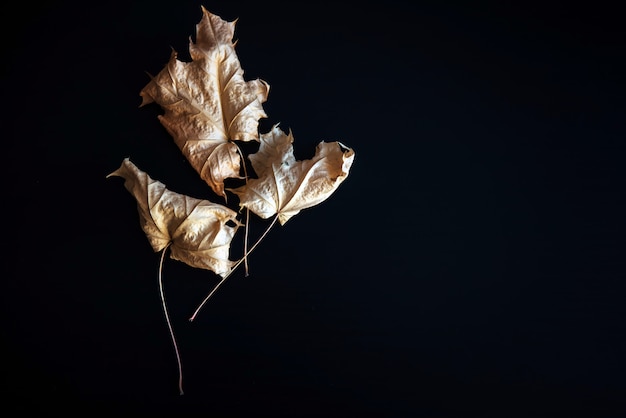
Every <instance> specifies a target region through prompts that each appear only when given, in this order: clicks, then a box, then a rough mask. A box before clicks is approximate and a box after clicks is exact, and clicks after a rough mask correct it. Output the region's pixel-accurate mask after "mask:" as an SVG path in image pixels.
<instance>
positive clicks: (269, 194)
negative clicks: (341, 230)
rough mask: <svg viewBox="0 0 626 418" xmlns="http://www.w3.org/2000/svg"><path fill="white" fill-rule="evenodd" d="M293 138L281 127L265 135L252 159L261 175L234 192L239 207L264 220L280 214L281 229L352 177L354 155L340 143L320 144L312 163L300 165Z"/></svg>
mask: <svg viewBox="0 0 626 418" xmlns="http://www.w3.org/2000/svg"><path fill="white" fill-rule="evenodd" d="M292 143H293V136H292V134H291V132H290V133H289V134H285V133H284V132H283V131H282V130H281V129H280V128H278V125H274V127H273V128H272V130H271V131H270V132H268V133H266V134H263V135H261V145H260V147H259V150H258V152H257V153H255V154H251V155H250V156H249V157H248V158H250V161H251V162H252V168H254V171H255V172H256V174H257V175H258V178H256V179H249V180H248V182H247V184H246V185H244V186H241V187H238V188H236V189H233V190H232V192H234V193H236V194H237V195H238V196H239V204H240V206H242V207H246V208H248V209H250V210H251V211H252V212H254V213H255V214H257V215H258V216H260V217H261V218H263V219H266V218H269V217H270V216H272V215H274V214H278V220H279V222H280V223H281V225H284V224H285V222H287V221H288V220H289V218H291V217H292V216H294V215H296V214H297V213H298V212H300V210H302V209H305V208H308V207H311V206H315V205H317V204H319V203H321V202H322V201H324V200H326V199H327V198H328V197H329V196H330V195H331V194H332V193H333V192H334V191H335V190H336V189H337V187H338V186H339V184H341V182H342V181H343V180H345V178H346V177H347V176H348V173H349V170H350V167H351V166H352V162H353V161H354V151H353V150H352V149H350V148H347V147H345V146H343V145H342V144H341V143H340V142H320V143H319V144H318V145H317V148H316V150H315V155H314V156H313V158H311V159H310V160H303V161H296V159H295V157H294V155H293V146H292Z"/></svg>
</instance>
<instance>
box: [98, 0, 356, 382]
mask: <svg viewBox="0 0 626 418" xmlns="http://www.w3.org/2000/svg"><path fill="white" fill-rule="evenodd" d="M202 13H203V16H202V19H201V21H200V22H199V23H198V24H197V25H196V40H195V42H194V41H193V40H190V44H189V52H190V55H191V58H192V60H191V61H190V62H182V61H180V60H178V58H177V56H176V53H175V52H174V53H172V55H171V57H170V60H169V62H168V63H167V65H166V66H165V68H163V69H162V70H161V72H159V73H158V74H157V75H156V76H155V77H153V78H152V79H151V81H150V82H149V83H148V84H147V85H146V86H145V87H144V88H143V89H142V90H141V92H140V95H141V97H142V99H143V100H142V104H141V105H142V106H144V105H147V104H150V103H157V104H158V105H160V106H161V108H162V109H163V111H164V113H163V114H162V115H160V116H159V120H160V121H161V123H162V124H163V126H164V127H165V128H166V129H167V131H168V132H169V133H170V134H171V136H172V137H173V138H174V141H175V143H176V144H177V145H178V147H179V148H180V150H181V151H182V153H183V155H185V157H186V158H187V160H188V161H189V163H190V164H191V165H192V166H193V167H194V169H195V170H196V171H197V172H198V174H199V175H200V177H201V178H202V179H203V180H204V181H205V182H206V183H207V184H208V185H209V187H210V188H211V189H212V190H213V191H214V192H215V193H216V194H217V195H218V196H220V197H221V198H223V199H224V202H225V203H226V202H227V197H228V193H233V194H235V195H236V196H237V197H238V200H239V211H234V210H232V209H231V208H229V207H227V206H225V205H222V204H218V203H213V202H210V201H208V200H201V199H196V198H193V197H189V196H185V195H182V194H179V193H176V192H173V191H171V190H168V189H167V188H166V186H165V185H164V184H163V183H161V182H159V181H157V180H154V179H152V178H150V177H149V176H148V175H147V174H146V173H144V172H143V171H141V170H140V169H139V168H137V167H136V166H135V165H134V164H133V163H132V162H131V161H130V160H129V159H128V158H127V159H125V160H124V161H123V162H122V165H121V166H120V168H119V169H117V170H116V171H114V172H113V173H111V174H109V176H120V177H123V178H124V180H125V181H124V185H125V187H126V189H127V190H128V191H129V192H130V193H131V194H132V195H133V196H134V197H135V199H136V200H137V206H138V210H139V215H140V221H141V227H142V229H143V231H144V232H145V233H146V236H147V237H148V240H149V242H150V244H151V246H152V248H153V249H154V251H155V252H158V251H162V252H163V255H164V254H165V251H166V250H167V249H168V248H169V249H170V255H171V257H172V258H174V259H177V260H180V261H182V262H184V263H186V264H188V265H190V266H192V267H198V268H203V269H208V270H211V271H213V272H215V273H216V274H217V275H219V276H221V278H222V279H221V281H220V282H219V283H218V285H217V286H216V287H215V288H214V290H213V292H214V291H215V290H217V288H218V287H219V286H220V285H221V284H222V283H223V282H224V280H226V278H227V277H228V276H229V275H230V273H231V272H232V271H233V269H234V268H236V267H237V266H238V265H239V264H240V263H241V261H242V260H243V259H244V258H245V257H246V256H247V254H249V252H250V251H251V250H252V249H253V248H254V246H253V247H252V248H251V249H247V250H246V254H245V255H244V258H242V259H240V260H238V261H232V260H230V259H229V250H230V245H231V241H232V239H233V237H234V236H235V233H236V231H237V229H238V228H239V227H241V226H243V225H244V224H243V222H242V221H241V220H240V218H239V217H240V212H241V211H242V210H243V209H245V210H246V211H251V212H252V213H254V214H255V215H257V216H259V217H260V218H263V219H268V218H271V217H274V220H273V222H272V223H271V224H270V227H271V225H273V224H274V222H275V221H276V220H278V222H279V223H280V224H281V225H282V224H285V222H287V221H288V220H289V219H290V218H291V217H292V216H294V215H296V214H297V213H299V212H300V211H301V210H302V209H305V208H309V207H311V206H314V205H317V204H319V203H320V202H322V201H324V200H326V199H327V198H328V197H329V196H330V195H331V194H332V193H333V192H334V191H335V190H336V189H337V187H338V186H339V184H341V182H343V181H344V180H345V179H346V177H347V175H348V173H349V170H350V167H351V165H352V162H353V160H354V151H353V150H352V149H350V148H347V147H345V146H344V145H343V144H341V143H340V142H320V143H319V144H318V146H317V148H316V152H315V155H314V156H313V158H311V159H309V160H302V161H297V160H296V159H295V157H294V154H293V145H292V144H293V141H294V139H293V136H292V134H291V132H289V133H285V132H283V131H282V130H281V129H280V128H279V127H278V125H274V126H273V127H272V129H271V130H270V131H269V132H266V133H259V130H258V126H259V120H260V119H261V118H265V117H267V115H266V114H265V111H264V109H263V103H264V102H265V101H266V100H267V96H268V93H269V85H268V84H267V83H266V82H265V81H262V80H259V79H257V80H251V81H246V80H245V79H244V76H243V70H242V69H241V66H240V63H239V60H238V58H237V54H236V53H235V43H234V42H233V35H234V30H235V22H227V21H225V20H222V19H221V18H220V17H219V16H216V15H214V14H212V13H210V12H208V11H207V10H206V9H205V8H204V7H203V8H202ZM239 141H257V142H260V144H259V148H258V151H257V152H256V153H253V154H250V155H248V156H247V158H248V159H249V161H250V163H251V166H252V169H253V170H254V176H251V175H248V173H247V172H246V169H245V167H246V165H245V161H244V160H243V158H245V157H244V154H243V153H242V151H241V149H240V148H239V146H238V145H237V142H239ZM229 178H236V179H242V180H245V183H244V185H242V186H240V187H237V188H234V189H227V188H225V185H224V181H225V180H226V179H229ZM257 244H258V241H257ZM255 245H256V244H255ZM161 290H162V289H161ZM213 292H211V294H213ZM211 294H209V296H207V298H206V299H205V300H204V301H203V303H202V304H201V305H200V307H201V306H202V305H203V304H204V302H206V300H208V298H209V297H210V296H211ZM162 300H163V306H164V308H165V300H164V298H163V297H162ZM200 307H198V309H197V310H196V312H195V313H194V315H193V316H192V319H193V317H195V314H196V313H197V312H198V310H199V309H200ZM165 314H166V317H167V310H165ZM168 325H169V318H168ZM170 331H171V326H170ZM172 338H173V334H172ZM174 344H175V341H174ZM177 355H178V352H177ZM179 366H180V359H179ZM181 393H182V385H181Z"/></svg>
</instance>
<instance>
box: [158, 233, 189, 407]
mask: <svg viewBox="0 0 626 418" xmlns="http://www.w3.org/2000/svg"><path fill="white" fill-rule="evenodd" d="M170 244H171V242H169V243H168V244H167V246H166V247H165V248H163V251H162V252H161V262H160V263H159V293H160V295H161V303H162V304H163V313H164V314H165V321H166V322H167V328H168V329H169V331H170V337H171V338H172V343H173V344H174V351H175V352H176V360H177V361H178V390H179V391H180V394H181V395H184V392H183V366H182V363H181V361H180V353H179V352H178V345H177V344H176V338H175V337H174V330H173V329H172V323H171V322H170V316H169V315H168V313H167V305H166V304H165V294H164V293H163V274H162V272H163V259H164V258H165V252H166V251H167V249H168V247H169V246H170Z"/></svg>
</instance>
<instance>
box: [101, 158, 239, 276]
mask: <svg viewBox="0 0 626 418" xmlns="http://www.w3.org/2000/svg"><path fill="white" fill-rule="evenodd" d="M110 176H119V177H123V178H124V180H125V181H124V186H125V187H126V189H127V190H128V191H129V192H130V193H131V194H132V195H133V196H134V197H135V199H136V200H137V209H138V211H139V217H140V222H141V228H142V229H143V231H144V232H145V233H146V236H147V238H148V241H149V242H150V245H151V246H152V249H153V250H154V251H155V252H158V251H162V250H163V249H165V248H166V247H167V246H168V244H169V245H170V251H171V252H170V256H171V257H172V258H173V259H176V260H179V261H182V262H184V263H186V264H188V265H190V266H192V267H198V268H203V269H208V270H211V271H213V272H215V273H216V274H218V275H220V276H222V277H224V276H226V275H227V274H228V273H229V272H230V270H231V267H232V266H233V265H234V264H235V263H234V262H233V261H230V260H229V259H228V255H229V249H230V243H231V241H232V239H233V236H234V235H235V232H236V230H237V228H238V227H239V226H241V224H240V223H239V221H238V220H237V219H236V216H237V213H236V212H235V211H233V210H231V209H229V208H227V207H226V206H222V205H219V204H217V203H212V202H210V201H208V200H201V199H196V198H193V197H189V196H185V195H182V194H179V193H175V192H172V191H170V190H168V189H167V188H166V187H165V185H164V184H163V183H161V182H159V181H157V180H153V179H152V178H150V176H148V175H147V174H146V173H144V172H143V171H141V170H140V169H139V168H137V166H135V164H133V163H132V162H131V161H130V160H129V159H128V158H126V159H124V161H123V162H122V165H121V166H120V168H118V169H117V170H116V171H114V172H112V173H111V174H109V175H108V176H107V177H110ZM231 224H232V226H231Z"/></svg>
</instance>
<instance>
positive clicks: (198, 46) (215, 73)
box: [140, 7, 269, 197]
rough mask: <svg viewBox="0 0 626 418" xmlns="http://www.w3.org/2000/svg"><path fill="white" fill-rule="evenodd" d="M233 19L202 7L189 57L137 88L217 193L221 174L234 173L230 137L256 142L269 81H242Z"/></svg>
mask: <svg viewBox="0 0 626 418" xmlns="http://www.w3.org/2000/svg"><path fill="white" fill-rule="evenodd" d="M234 30H235V22H227V21H225V20H222V19H221V18H220V17H219V16H216V15H214V14H212V13H210V12H209V11H207V10H206V9H205V8H204V7H203V8H202V19H201V21H200V22H199V23H198V24H197V25H196V42H193V41H192V40H190V42H189V52H190V55H191V58H192V61H191V62H182V61H180V60H178V59H177V55H176V53H175V52H174V53H172V56H171V58H170V60H169V62H168V64H167V65H166V67H165V68H164V69H163V70H161V72H159V74H157V75H156V76H155V77H154V78H153V79H152V80H151V81H150V82H149V83H148V84H147V85H146V86H145V87H144V88H143V89H142V90H141V92H140V95H141V97H142V99H143V100H142V104H141V105H142V106H143V105H146V104H148V103H152V102H156V103H158V104H159V105H160V106H161V107H162V108H163V109H164V114H163V115H160V116H159V120H160V121H161V123H162V124H163V126H165V128H166V129H167V130H168V132H169V133H170V134H171V135H172V137H173V138H174V141H175V142H176V144H177V145H178V147H179V148H180V149H181V151H182V152H183V154H184V155H185V157H186V158H187V159H188V160H189V162H190V164H191V165H192V166H193V167H194V169H195V170H196V171H197V172H198V173H199V174H200V176H201V177H202V179H203V180H204V181H206V182H207V184H208V185H209V186H211V188H212V189H213V190H214V191H215V193H217V194H218V195H220V196H223V197H226V194H225V192H224V179H226V178H231V177H234V178H239V177H240V172H239V170H240V165H241V158H240V156H239V154H238V152H237V147H236V145H235V144H233V143H232V142H229V141H230V140H237V141H251V140H257V141H258V124H259V119H260V118H264V117H266V114H265V111H264V110H263V105H262V103H264V102H265V101H266V100H267V95H268V92H269V85H268V84H267V83H266V82H265V81H262V80H259V79H256V80H251V81H245V80H244V76H243V70H242V69H241V66H240V63H239V59H238V58H237V54H236V53H235V44H234V43H233V41H232V38H233V34H234Z"/></svg>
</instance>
